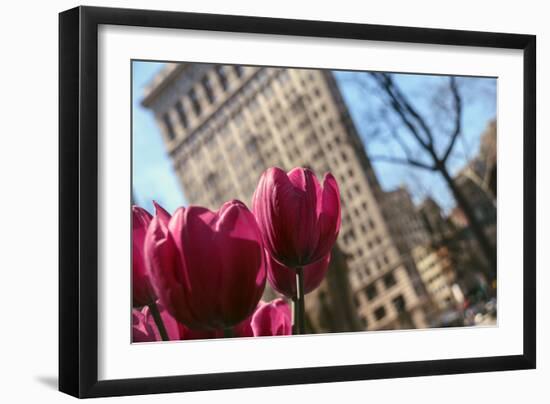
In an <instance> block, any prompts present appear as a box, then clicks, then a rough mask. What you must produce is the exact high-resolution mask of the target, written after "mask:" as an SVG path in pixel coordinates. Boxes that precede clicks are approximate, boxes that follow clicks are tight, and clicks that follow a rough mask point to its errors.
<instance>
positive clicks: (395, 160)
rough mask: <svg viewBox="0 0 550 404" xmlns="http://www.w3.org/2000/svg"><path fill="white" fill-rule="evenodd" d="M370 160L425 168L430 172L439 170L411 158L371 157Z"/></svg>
mask: <svg viewBox="0 0 550 404" xmlns="http://www.w3.org/2000/svg"><path fill="white" fill-rule="evenodd" d="M369 159H370V160H371V161H382V162H387V163H395V164H401V165H408V166H414V167H418V168H423V169H424V170H429V171H435V170H437V168H436V167H435V166H432V165H429V164H426V163H422V162H421V161H417V160H414V159H411V158H400V157H392V156H369Z"/></svg>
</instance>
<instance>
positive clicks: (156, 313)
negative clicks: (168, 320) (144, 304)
mask: <svg viewBox="0 0 550 404" xmlns="http://www.w3.org/2000/svg"><path fill="white" fill-rule="evenodd" d="M149 309H150V310H151V314H152V315H153V319H154V320H155V324H156V325H157V328H158V330H159V333H160V337H161V338H162V340H163V341H170V338H168V333H167V332H166V328H165V327H164V323H163V322H162V317H161V316H160V312H159V308H158V306H157V304H156V303H155V302H153V303H150V304H149Z"/></svg>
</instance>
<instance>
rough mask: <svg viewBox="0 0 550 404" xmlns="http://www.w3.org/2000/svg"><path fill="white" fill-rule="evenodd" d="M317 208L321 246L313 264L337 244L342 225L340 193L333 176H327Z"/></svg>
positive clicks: (317, 249) (318, 247)
mask: <svg viewBox="0 0 550 404" xmlns="http://www.w3.org/2000/svg"><path fill="white" fill-rule="evenodd" d="M319 201H320V203H319V204H318V207H317V215H318V219H317V220H318V226H319V244H318V245H317V248H316V251H315V254H314V256H313V257H312V260H311V261H312V262H315V261H317V260H319V259H321V258H322V257H324V256H326V255H327V254H328V252H329V251H330V250H331V249H332V246H333V245H334V243H335V242H336V239H337V237H338V232H339V231H340V224H341V206H340V191H339V189H338V183H337V182H336V179H335V178H334V176H333V175H332V174H330V173H329V174H326V175H325V179H324V181H323V189H322V191H321V193H320V198H319Z"/></svg>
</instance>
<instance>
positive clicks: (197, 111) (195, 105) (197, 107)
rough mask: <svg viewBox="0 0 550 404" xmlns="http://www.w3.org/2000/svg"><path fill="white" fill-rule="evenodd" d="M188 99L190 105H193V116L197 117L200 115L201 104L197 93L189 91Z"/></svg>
mask: <svg viewBox="0 0 550 404" xmlns="http://www.w3.org/2000/svg"><path fill="white" fill-rule="evenodd" d="M189 99H190V100H191V105H193V110H194V111H195V115H197V116H199V115H200V114H201V104H200V102H199V97H198V96H197V92H196V91H195V90H194V89H192V90H191V91H189Z"/></svg>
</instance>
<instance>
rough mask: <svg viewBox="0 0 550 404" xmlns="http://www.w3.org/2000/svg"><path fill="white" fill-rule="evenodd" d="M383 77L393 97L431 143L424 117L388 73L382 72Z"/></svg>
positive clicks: (431, 136) (429, 132) (431, 134)
mask: <svg viewBox="0 0 550 404" xmlns="http://www.w3.org/2000/svg"><path fill="white" fill-rule="evenodd" d="M382 75H383V77H384V78H385V80H386V82H387V83H388V85H389V86H390V88H391V90H392V91H393V92H394V94H395V97H396V98H397V99H398V100H399V102H400V104H401V106H402V108H405V110H406V111H407V112H408V113H409V114H411V115H412V116H413V118H414V119H415V120H416V121H417V122H418V124H419V125H420V127H421V128H422V130H423V131H424V133H425V134H426V136H427V137H428V143H429V144H430V145H433V142H434V137H433V133H432V131H431V129H430V127H429V126H428V125H427V124H426V121H425V120H424V118H422V117H421V116H420V114H419V113H418V111H416V109H415V108H414V107H413V106H412V104H411V103H410V102H409V100H408V99H407V97H406V96H405V94H403V92H402V91H401V89H400V88H399V87H398V86H396V85H395V82H394V81H393V79H392V77H391V75H389V74H388V73H382Z"/></svg>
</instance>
